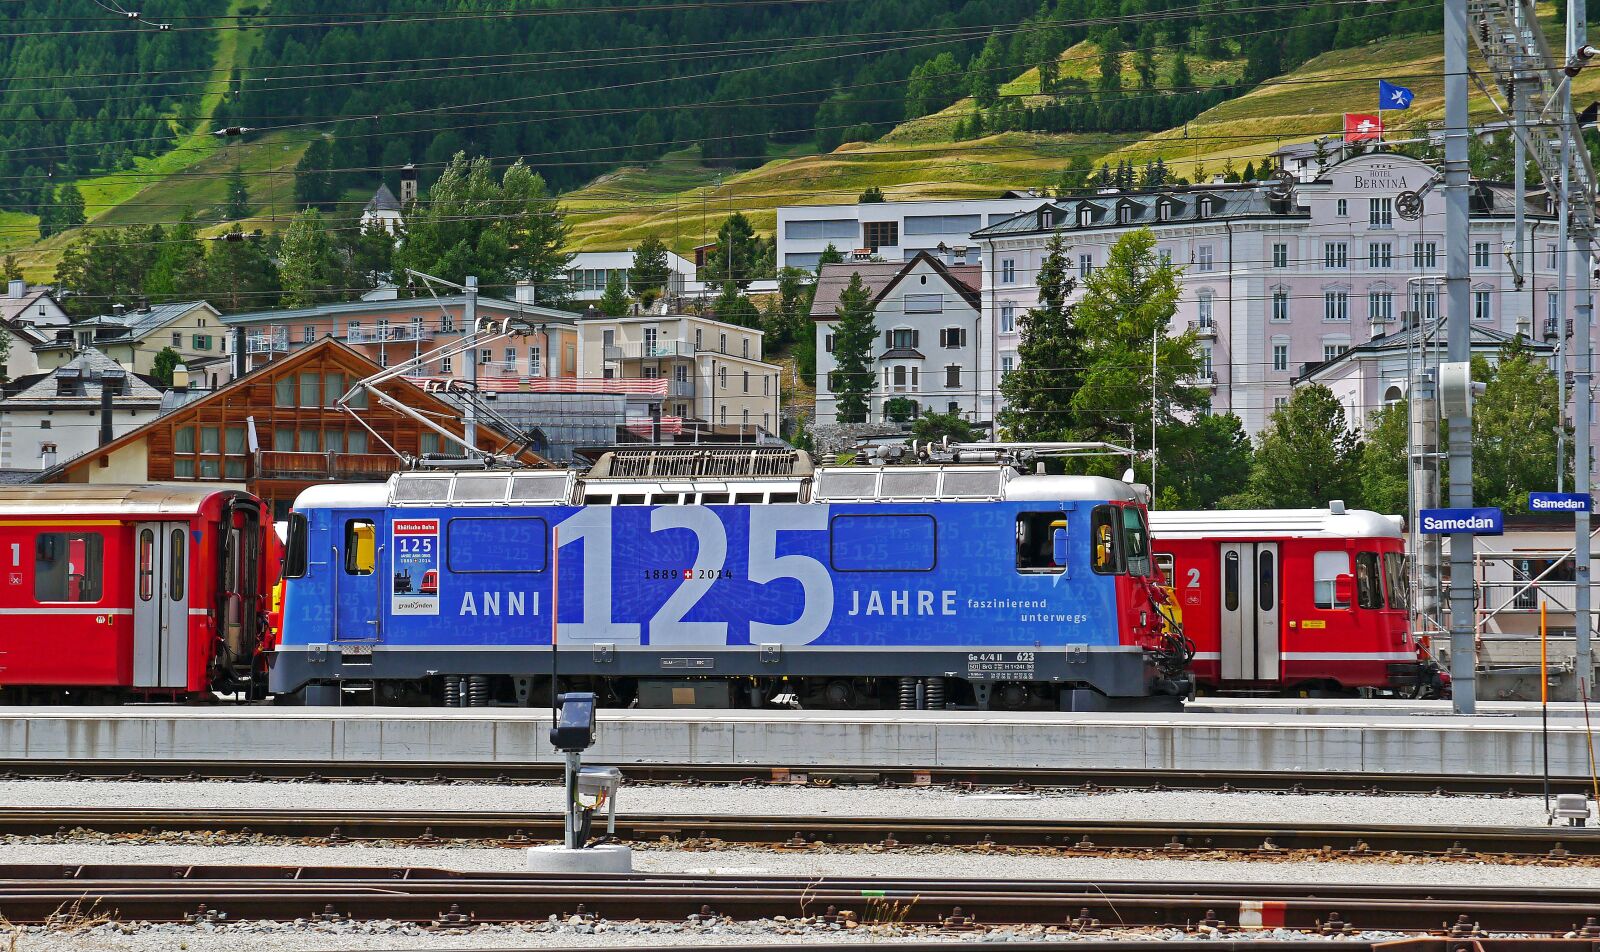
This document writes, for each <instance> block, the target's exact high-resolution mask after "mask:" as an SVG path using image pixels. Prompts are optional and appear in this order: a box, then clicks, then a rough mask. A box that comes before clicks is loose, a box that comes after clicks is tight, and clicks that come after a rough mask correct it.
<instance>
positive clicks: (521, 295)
mask: <svg viewBox="0 0 1600 952" xmlns="http://www.w3.org/2000/svg"><path fill="white" fill-rule="evenodd" d="M516 298H517V303H518V304H538V303H539V289H538V287H536V286H535V285H534V283H533V282H532V281H518V282H517V292H516Z"/></svg>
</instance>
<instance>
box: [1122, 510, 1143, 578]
mask: <svg viewBox="0 0 1600 952" xmlns="http://www.w3.org/2000/svg"><path fill="white" fill-rule="evenodd" d="M1122 551H1123V553H1124V555H1123V557H1124V558H1126V559H1127V561H1128V574H1129V575H1149V574H1150V533H1149V532H1147V531H1146V530H1145V527H1144V514H1143V513H1142V512H1140V511H1139V510H1138V509H1136V508H1135V507H1133V506H1124V507H1122Z"/></svg>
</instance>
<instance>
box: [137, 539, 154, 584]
mask: <svg viewBox="0 0 1600 952" xmlns="http://www.w3.org/2000/svg"><path fill="white" fill-rule="evenodd" d="M155 562H156V533H155V530H154V529H140V530H139V601H141V602H148V601H149V600H150V598H151V596H152V595H154V594H155V588H156V564H155Z"/></svg>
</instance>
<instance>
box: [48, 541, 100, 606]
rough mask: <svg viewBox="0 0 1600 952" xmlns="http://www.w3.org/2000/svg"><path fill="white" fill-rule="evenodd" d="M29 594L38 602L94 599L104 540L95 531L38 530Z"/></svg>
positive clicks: (98, 580)
mask: <svg viewBox="0 0 1600 952" xmlns="http://www.w3.org/2000/svg"><path fill="white" fill-rule="evenodd" d="M33 546H34V547H33V597H34V600H35V601H40V602H98V601H99V600H100V595H101V590H102V579H103V577H104V556H103V551H102V550H103V546H104V542H103V541H102V540H101V538H100V533H98V532H41V533H39V535H38V536H37V537H36V538H35V540H34V544H33Z"/></svg>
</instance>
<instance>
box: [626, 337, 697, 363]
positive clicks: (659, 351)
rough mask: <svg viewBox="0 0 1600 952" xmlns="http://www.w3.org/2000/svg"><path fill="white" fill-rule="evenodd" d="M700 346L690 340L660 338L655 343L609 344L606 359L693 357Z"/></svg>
mask: <svg viewBox="0 0 1600 952" xmlns="http://www.w3.org/2000/svg"><path fill="white" fill-rule="evenodd" d="M698 353H700V348H698V347H696V346H694V342H693V341H688V340H658V341H656V342H655V343H654V344H646V343H638V344H633V343H625V344H620V345H618V344H608V345H606V348H605V359H606V360H656V359H659V358H662V357H693V356H694V355H695V354H698Z"/></svg>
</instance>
